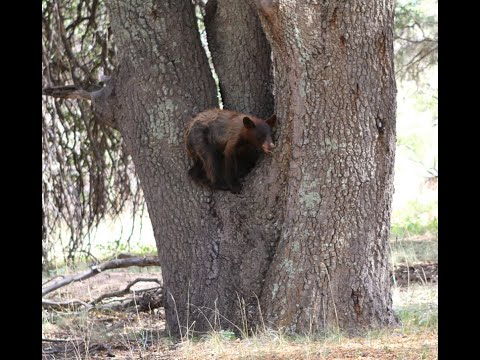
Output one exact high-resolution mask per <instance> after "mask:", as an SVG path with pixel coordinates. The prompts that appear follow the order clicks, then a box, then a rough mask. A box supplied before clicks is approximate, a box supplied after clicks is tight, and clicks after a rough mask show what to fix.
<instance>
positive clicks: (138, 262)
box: [42, 256, 160, 297]
mask: <svg viewBox="0 0 480 360" xmlns="http://www.w3.org/2000/svg"><path fill="white" fill-rule="evenodd" d="M130 266H140V267H145V266H160V261H159V259H158V257H157V256H149V257H134V258H128V259H115V260H110V261H106V262H104V263H101V264H99V265H95V266H92V267H91V268H90V269H89V270H86V271H84V272H82V273H80V274H76V275H72V276H66V277H64V278H63V279H61V280H59V281H56V282H54V283H53V284H51V285H49V286H45V287H44V288H42V297H43V296H45V295H46V294H48V293H50V292H52V291H54V290H57V289H59V288H61V287H63V286H65V285H68V284H70V283H72V282H75V281H81V280H85V279H88V278H90V277H92V276H95V275H97V274H99V273H101V272H102V271H105V270H111V269H120V268H126V267H130Z"/></svg>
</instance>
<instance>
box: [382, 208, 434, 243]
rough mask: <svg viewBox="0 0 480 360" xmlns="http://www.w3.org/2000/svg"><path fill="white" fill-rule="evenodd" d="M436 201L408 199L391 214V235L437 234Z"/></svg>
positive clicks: (402, 236)
mask: <svg viewBox="0 0 480 360" xmlns="http://www.w3.org/2000/svg"><path fill="white" fill-rule="evenodd" d="M437 208H438V202H437V201H431V202H426V203H422V202H419V201H416V200H414V201H410V202H409V203H408V204H407V206H405V207H404V208H403V209H401V210H399V211H394V212H393V214H392V224H391V235H392V236H397V237H401V238H404V237H408V236H411V235H424V234H426V233H430V234H432V235H434V236H437V234H438V215H437Z"/></svg>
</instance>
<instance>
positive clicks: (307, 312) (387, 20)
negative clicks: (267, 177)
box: [258, 0, 396, 332]
mask: <svg viewBox="0 0 480 360" xmlns="http://www.w3.org/2000/svg"><path fill="white" fill-rule="evenodd" d="M258 4H259V12H260V14H261V19H262V24H263V25H264V28H265V31H266V33H267V36H268V38H269V40H270V41H271V44H272V48H273V54H274V59H275V60H276V62H275V94H276V99H275V100H276V111H277V114H278V115H279V118H280V119H281V120H282V128H281V129H282V133H281V136H280V143H279V147H280V149H281V150H282V151H281V154H279V156H277V157H276V160H277V161H280V162H282V163H286V164H288V165H287V166H286V168H285V171H287V176H286V182H285V184H284V186H285V190H284V191H285V192H286V193H287V194H288V195H287V198H286V203H285V205H284V208H283V209H282V210H283V212H284V216H283V225H282V234H281V237H280V241H279V243H278V246H277V249H276V252H275V257H274V259H273V261H272V264H271V266H270V267H269V270H268V273H267V275H266V280H265V285H264V286H265V288H264V291H263V293H262V299H261V304H262V306H263V312H264V314H265V316H266V318H267V320H269V321H271V322H273V323H274V324H276V325H277V326H282V327H285V328H287V329H289V330H292V331H295V332H307V331H311V330H312V329H313V330H317V329H325V328H327V327H332V326H333V327H336V326H339V327H340V328H341V329H344V330H348V331H355V330H359V329H362V328H374V327H381V326H386V325H389V324H394V323H395V318H394V316H393V313H392V299H391V294H390V288H391V284H390V278H389V249H388V243H387V241H388V234H389V225H390V210H391V208H390V206H391V200H392V193H393V165H394V153H395V109H396V102H395V96H396V87H395V78H394V70H393V12H394V1H393V0H382V1H379V0H363V1H362V0H357V1H347V2H345V1H335V0H330V1H322V2H321V3H320V2H303V1H297V2H292V1H286V0H283V1H282V0H280V1H258Z"/></svg>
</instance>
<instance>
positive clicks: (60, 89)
mask: <svg viewBox="0 0 480 360" xmlns="http://www.w3.org/2000/svg"><path fill="white" fill-rule="evenodd" d="M42 94H43V95H48V96H52V97H56V98H60V99H83V100H92V95H91V94H90V93H89V92H88V91H86V90H83V89H81V88H79V87H78V86H75V85H67V86H52V87H46V88H44V89H43V90H42Z"/></svg>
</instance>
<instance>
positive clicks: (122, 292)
mask: <svg viewBox="0 0 480 360" xmlns="http://www.w3.org/2000/svg"><path fill="white" fill-rule="evenodd" d="M139 282H156V283H157V284H158V285H162V283H161V282H160V280H158V279H154V278H138V279H135V280H134V281H132V282H131V283H130V284H128V285H127V287H126V288H125V289H123V290H119V291H114V292H111V293H108V294H103V295H101V296H99V297H98V298H97V299H95V300H93V301H92V302H91V303H90V304H92V305H95V304H98V303H99V302H101V301H102V300H104V299H108V298H112V297H120V296H123V295H126V294H129V293H130V292H131V291H130V288H131V287H132V286H133V285H135V284H137V283H139ZM158 288H159V287H156V288H149V289H141V290H137V291H135V293H140V292H144V291H150V290H155V289H158Z"/></svg>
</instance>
